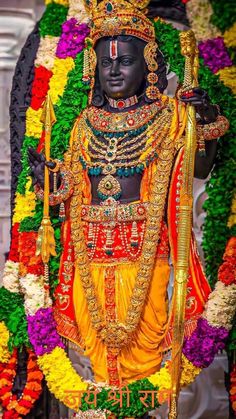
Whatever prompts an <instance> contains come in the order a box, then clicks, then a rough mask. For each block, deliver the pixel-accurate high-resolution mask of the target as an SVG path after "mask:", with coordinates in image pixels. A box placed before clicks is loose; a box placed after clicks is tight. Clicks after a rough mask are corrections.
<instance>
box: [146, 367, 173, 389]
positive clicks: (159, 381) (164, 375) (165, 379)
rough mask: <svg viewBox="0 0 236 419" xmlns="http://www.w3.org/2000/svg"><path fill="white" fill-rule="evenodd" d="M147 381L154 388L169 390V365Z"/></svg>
mask: <svg viewBox="0 0 236 419" xmlns="http://www.w3.org/2000/svg"><path fill="white" fill-rule="evenodd" d="M148 381H150V383H151V384H153V385H154V386H157V387H159V389H165V388H166V389H169V388H170V387H171V377H170V372H169V364H168V363H166V365H165V366H164V367H163V368H161V369H160V371H158V372H156V373H155V374H153V375H150V377H148Z"/></svg>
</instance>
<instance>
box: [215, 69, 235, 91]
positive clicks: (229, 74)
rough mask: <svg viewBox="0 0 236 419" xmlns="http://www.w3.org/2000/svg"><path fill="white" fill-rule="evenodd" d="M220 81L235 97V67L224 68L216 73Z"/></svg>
mask: <svg viewBox="0 0 236 419" xmlns="http://www.w3.org/2000/svg"><path fill="white" fill-rule="evenodd" d="M217 74H218V75H219V76H220V80H221V81H222V82H223V83H224V84H225V86H227V87H229V88H230V89H231V90H232V92H233V93H234V94H235V95H236V83H235V80H236V66H231V67H225V68H223V69H221V70H219V71H218V73H217Z"/></svg>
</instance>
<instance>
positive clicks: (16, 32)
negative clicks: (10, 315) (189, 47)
mask: <svg viewBox="0 0 236 419" xmlns="http://www.w3.org/2000/svg"><path fill="white" fill-rule="evenodd" d="M43 9H44V6H43V0H38V1H37V0H1V2H0V28H1V29H0V268H1V269H2V267H3V264H4V260H5V254H6V253H7V252H8V250H9V242H10V185H11V169H10V143H9V138H10V136H9V104H10V91H11V85H12V77H13V74H14V71H15V65H16V62H17V59H18V57H19V55H20V51H21V48H22V46H23V45H24V43H25V40H26V38H27V36H28V34H29V33H31V32H32V30H33V28H34V27H35V23H36V21H37V20H38V19H39V17H40V15H41V13H42V11H43ZM175 86H176V78H175V76H174V75H173V74H171V75H170V79H169V87H168V94H171V93H172V92H174V91H175ZM26 102H27V99H26ZM21 111H22V112H23V111H24V109H21ZM20 117H21V115H20V114H19V118H20ZM16 147H17V144H16ZM13 170H14V167H13ZM204 183H205V181H201V180H197V179H196V180H195V182H194V230H195V234H196V238H197V243H198V247H199V251H200V254H201V256H203V255H202V251H201V240H202V230H201V227H202V224H203V221H204V212H203V210H202V203H203V201H204V199H205V193H204ZM71 355H72V354H71ZM72 356H73V362H74V364H75V365H76V368H77V369H78V371H79V372H80V373H81V374H82V375H84V376H85V377H86V378H88V377H89V376H90V375H91V370H90V367H89V364H88V362H87V361H86V360H85V359H84V358H81V357H78V356H76V354H75V353H74V354H73V355H72ZM226 368H227V362H226V357H225V356H224V355H220V356H218V358H217V360H216V362H215V363H214V364H213V365H212V367H211V368H209V369H208V370H206V371H204V372H203V373H202V374H201V376H200V377H199V378H198V379H197V381H196V382H195V383H194V384H193V385H192V386H190V387H189V388H187V389H185V390H184V391H183V392H182V394H181V407H180V415H179V419H212V418H215V419H226V418H227V417H228V405H227V394H226V392H225V390H224V370H226ZM60 416H61V417H64V418H67V417H68V416H69V414H68V413H67V412H66V411H65V410H64V409H62V410H61V415H60ZM45 417H46V416H45ZM49 417H50V418H52V415H50V416H49ZM53 417H54V416H53ZM154 417H156V418H159V419H165V418H166V417H167V416H166V409H165V407H164V408H163V409H162V410H161V411H159V412H158V413H156V414H155V416H154ZM55 419H58V416H57V415H56V416H55Z"/></svg>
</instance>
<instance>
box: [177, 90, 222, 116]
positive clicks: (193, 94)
mask: <svg viewBox="0 0 236 419" xmlns="http://www.w3.org/2000/svg"><path fill="white" fill-rule="evenodd" d="M180 100H181V101H182V102H184V103H186V104H187V103H189V104H191V105H193V106H195V108H196V112H197V113H198V115H199V116H200V118H201V120H200V121H199V122H200V123H201V124H210V123H211V122H215V120H216V118H217V116H218V115H219V111H218V108H217V106H216V105H212V104H211V102H210V98H209V96H208V94H207V92H206V91H205V90H203V89H201V88H200V87H195V88H194V89H192V90H189V91H188V92H185V93H184V94H183V95H182V96H180Z"/></svg>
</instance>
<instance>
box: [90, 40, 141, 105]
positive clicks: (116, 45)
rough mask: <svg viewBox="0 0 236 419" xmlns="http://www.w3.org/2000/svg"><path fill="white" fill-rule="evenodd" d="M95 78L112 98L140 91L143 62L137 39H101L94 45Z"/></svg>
mask: <svg viewBox="0 0 236 419" xmlns="http://www.w3.org/2000/svg"><path fill="white" fill-rule="evenodd" d="M96 54H97V62H98V72H99V81H100V85H101V88H102V90H103V91H104V93H105V94H106V95H107V96H108V97H110V98H113V99H117V98H124V99H125V98H128V97H131V96H133V95H135V94H136V95H137V94H140V93H142V90H143V89H144V80H145V69H146V66H145V61H144V58H143V52H142V48H140V42H139V41H138V40H137V39H136V38H132V41H125V42H123V41H121V40H116V41H112V40H108V39H101V40H100V41H99V43H98V45H97V47H96Z"/></svg>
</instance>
